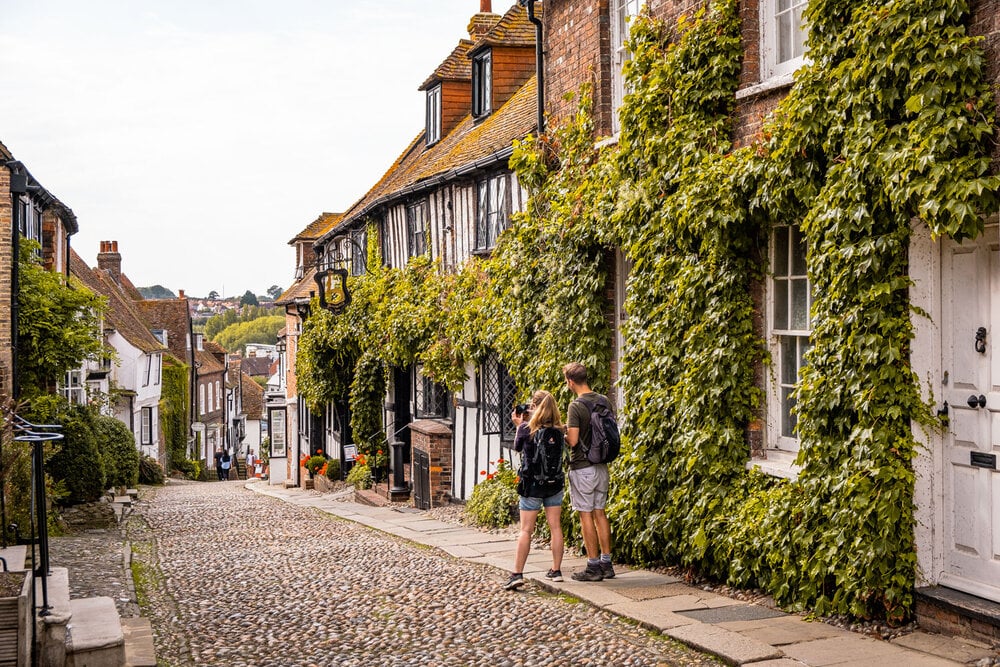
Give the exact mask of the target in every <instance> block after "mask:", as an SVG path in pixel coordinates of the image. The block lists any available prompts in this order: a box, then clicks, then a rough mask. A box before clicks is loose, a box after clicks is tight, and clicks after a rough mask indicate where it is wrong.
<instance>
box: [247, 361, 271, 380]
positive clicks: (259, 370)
mask: <svg viewBox="0 0 1000 667" xmlns="http://www.w3.org/2000/svg"><path fill="white" fill-rule="evenodd" d="M270 368H271V358H270V357H246V358H245V359H243V365H242V369H243V372H244V373H246V374H247V375H249V376H251V377H252V376H254V375H264V376H266V375H270V373H269V372H268V371H269V369H270Z"/></svg>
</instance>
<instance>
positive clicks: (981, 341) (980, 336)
mask: <svg viewBox="0 0 1000 667" xmlns="http://www.w3.org/2000/svg"><path fill="white" fill-rule="evenodd" d="M976 352H978V353H979V354H986V327H979V328H978V329H976Z"/></svg>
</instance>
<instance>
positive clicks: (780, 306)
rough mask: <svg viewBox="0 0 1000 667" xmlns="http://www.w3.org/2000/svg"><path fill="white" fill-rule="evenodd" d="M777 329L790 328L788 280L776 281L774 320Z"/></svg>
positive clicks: (773, 324) (773, 323) (774, 326)
mask: <svg viewBox="0 0 1000 667" xmlns="http://www.w3.org/2000/svg"><path fill="white" fill-rule="evenodd" d="M772 326H773V328H775V329H782V330H784V329H787V328H788V281H787V280H775V281H774V322H772Z"/></svg>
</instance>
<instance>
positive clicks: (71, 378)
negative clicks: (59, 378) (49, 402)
mask: <svg viewBox="0 0 1000 667" xmlns="http://www.w3.org/2000/svg"><path fill="white" fill-rule="evenodd" d="M59 393H60V394H62V396H63V397H64V398H65V399H66V400H67V401H69V402H70V403H72V404H74V405H86V403H87V387H86V385H84V383H83V371H82V370H80V369H77V370H72V371H67V372H66V376H65V378H63V384H62V386H61V387H60V388H59Z"/></svg>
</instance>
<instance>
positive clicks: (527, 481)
mask: <svg viewBox="0 0 1000 667" xmlns="http://www.w3.org/2000/svg"><path fill="white" fill-rule="evenodd" d="M523 407H524V406H518V407H517V408H514V412H513V413H511V415H510V418H511V420H512V421H513V422H514V425H515V427H516V428H517V435H516V436H515V437H514V450H515V451H518V452H520V453H521V469H520V471H519V473H518V476H519V477H520V481H519V482H518V485H517V492H518V494H519V495H520V497H521V499H520V502H519V503H518V508H519V509H520V512H521V529H520V533H519V534H518V537H517V551H516V552H515V555H514V572H513V573H512V574H511V575H510V579H508V580H507V583H506V584H504V588H505V589H506V590H508V591H511V590H515V589H518V588H520V587H521V586H523V585H524V564H525V563H526V562H527V560H528V552H529V551H530V550H531V536H532V535H533V534H534V533H535V522H536V520H537V519H538V512H539V511H540V510H541V509H542V508H543V507H544V508H545V520H546V521H548V524H549V532H550V533H551V535H552V537H551V541H550V546H551V548H552V569H550V570H549V571H548V572H547V573H546V574H545V578H546V579H548V580H549V581H562V580H563V576H562V571H561V570H560V568H561V567H562V557H563V534H562V524H561V522H560V521H561V516H562V501H563V490H564V482H563V479H564V477H563V472H562V465H561V457H562V449H563V430H564V429H563V424H562V417H561V416H560V415H559V407H558V406H557V405H556V400H555V399H554V398H553V397H552V394H550V393H549V392H547V391H536V392H535V393H534V394H532V396H531V403H529V404H528V406H526V407H527V410H522V409H520V408H523ZM557 448H558V449H557ZM540 450H541V451H540ZM546 454H548V456H547V457H546ZM546 459H548V460H547V461H546ZM553 462H554V465H555V467H556V468H557V469H556V470H553V469H552V467H553Z"/></svg>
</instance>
